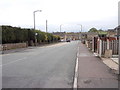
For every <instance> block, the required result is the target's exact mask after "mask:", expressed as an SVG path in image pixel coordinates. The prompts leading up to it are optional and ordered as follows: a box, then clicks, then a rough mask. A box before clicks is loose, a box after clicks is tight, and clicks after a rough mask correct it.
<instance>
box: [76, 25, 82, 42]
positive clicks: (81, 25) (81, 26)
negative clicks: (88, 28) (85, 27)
mask: <svg viewBox="0 0 120 90" xmlns="http://www.w3.org/2000/svg"><path fill="white" fill-rule="evenodd" d="M77 25H80V26H81V31H80V33H81V40H82V25H81V24H77ZM79 39H80V38H79Z"/></svg>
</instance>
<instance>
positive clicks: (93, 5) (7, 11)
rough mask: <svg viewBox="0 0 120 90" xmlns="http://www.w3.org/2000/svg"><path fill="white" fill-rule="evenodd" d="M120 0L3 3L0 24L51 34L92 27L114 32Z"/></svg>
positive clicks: (15, 0) (13, 0)
mask: <svg viewBox="0 0 120 90" xmlns="http://www.w3.org/2000/svg"><path fill="white" fill-rule="evenodd" d="M118 2H119V0H1V1H0V25H11V26H16V27H22V28H33V27H34V26H33V25H34V23H33V12H34V11H36V10H42V12H36V13H35V17H36V19H35V20H36V29H38V30H41V31H45V26H46V20H47V21H48V32H57V31H58V32H59V31H60V25H61V26H62V28H61V31H66V32H79V31H81V25H82V32H85V31H88V30H89V29H90V28H92V27H95V28H97V29H103V30H107V29H112V28H115V27H117V26H118Z"/></svg>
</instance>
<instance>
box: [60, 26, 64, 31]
mask: <svg viewBox="0 0 120 90" xmlns="http://www.w3.org/2000/svg"><path fill="white" fill-rule="evenodd" d="M62 25H63V24H61V25H60V32H61V28H62Z"/></svg>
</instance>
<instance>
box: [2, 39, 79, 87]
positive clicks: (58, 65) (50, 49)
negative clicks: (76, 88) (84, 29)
mask: <svg viewBox="0 0 120 90" xmlns="http://www.w3.org/2000/svg"><path fill="white" fill-rule="evenodd" d="M77 47H78V41H72V42H64V43H59V44H54V45H49V46H43V47H35V48H31V49H30V48H29V49H26V50H23V51H20V52H16V53H9V54H4V55H3V56H2V60H3V61H2V65H3V66H2V86H3V88H72V85H73V77H74V69H75V60H76V54H77Z"/></svg>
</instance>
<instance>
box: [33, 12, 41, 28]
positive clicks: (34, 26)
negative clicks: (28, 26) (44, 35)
mask: <svg viewBox="0 0 120 90" xmlns="http://www.w3.org/2000/svg"><path fill="white" fill-rule="evenodd" d="M36 12H42V10H36V11H34V12H33V19H34V30H35V13H36Z"/></svg>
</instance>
